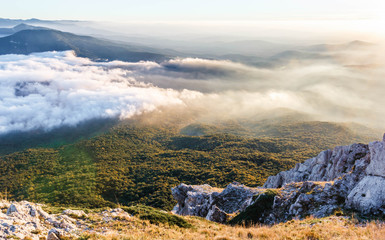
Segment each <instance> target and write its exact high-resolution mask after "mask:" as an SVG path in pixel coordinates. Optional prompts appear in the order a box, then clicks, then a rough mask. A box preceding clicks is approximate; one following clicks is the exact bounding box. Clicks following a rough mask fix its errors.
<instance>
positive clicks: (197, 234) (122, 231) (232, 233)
mask: <svg viewBox="0 0 385 240" xmlns="http://www.w3.org/2000/svg"><path fill="white" fill-rule="evenodd" d="M186 219H187V220H188V221H189V222H190V223H191V224H192V225H193V226H194V227H193V228H179V227H171V226H167V225H153V224H150V223H149V222H148V221H142V220H139V219H137V218H135V217H133V218H130V219H127V220H123V221H115V222H113V223H108V224H107V223H106V224H100V225H99V224H98V225H97V226H95V229H94V230H93V231H90V232H85V233H84V235H83V238H82V239H104V240H131V239H132V240H137V239H138V240H150V239H151V240H152V239H159V240H163V239H164V240H166V239H167V240H169V239H180V240H190V239H191V240H198V239H213V240H231V239H269V240H274V239H277V240H278V239H282V240H289V239H292V240H295V239H308V240H315V239H325V240H326V239H344V240H345V239H353V240H354V239H368V240H369V239H370V240H372V239H385V225H384V224H383V223H380V222H370V223H366V224H362V223H358V222H357V221H354V220H350V219H347V218H344V217H336V216H332V217H328V218H322V219H316V218H307V219H305V220H292V221H289V222H287V223H280V224H277V225H274V226H253V227H248V228H245V227H241V226H236V227H232V226H227V225H222V224H218V223H214V222H210V221H207V220H205V219H201V218H197V217H186ZM102 229H109V230H108V231H107V232H106V231H104V232H105V234H102V235H100V234H98V233H96V232H100V231H101V230H102ZM92 232H93V233H92ZM102 232H103V231H102Z"/></svg>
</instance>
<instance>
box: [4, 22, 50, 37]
mask: <svg viewBox="0 0 385 240" xmlns="http://www.w3.org/2000/svg"><path fill="white" fill-rule="evenodd" d="M23 30H48V28H44V27H37V26H32V25H28V24H25V23H20V24H19V25H16V26H14V27H12V28H0V35H11V34H15V33H17V32H20V31H23Z"/></svg>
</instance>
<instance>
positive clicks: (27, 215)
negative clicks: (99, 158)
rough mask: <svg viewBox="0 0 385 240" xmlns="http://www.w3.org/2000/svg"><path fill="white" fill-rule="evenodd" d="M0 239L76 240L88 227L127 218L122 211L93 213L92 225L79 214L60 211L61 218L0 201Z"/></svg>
mask: <svg viewBox="0 0 385 240" xmlns="http://www.w3.org/2000/svg"><path fill="white" fill-rule="evenodd" d="M0 208H1V210H2V211H0V239H33V240H39V239H48V240H58V239H59V240H60V239H77V238H79V237H80V236H81V235H82V234H83V233H84V232H85V231H88V230H90V229H91V225H90V223H92V222H95V220H98V219H100V221H102V223H106V222H109V221H114V220H115V219H118V220H119V221H120V220H121V219H127V218H130V217H131V216H130V215H129V214H128V213H126V212H125V211H123V210H122V209H120V208H118V209H112V210H105V211H103V212H102V213H94V216H93V217H92V220H93V221H90V219H86V218H88V215H87V214H85V212H84V211H81V210H70V209H67V210H64V212H63V213H62V214H49V213H47V212H46V211H44V210H43V208H42V205H41V204H35V203H30V202H27V201H21V202H8V201H5V200H2V201H0Z"/></svg>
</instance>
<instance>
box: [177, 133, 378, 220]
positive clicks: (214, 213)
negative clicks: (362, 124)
mask: <svg viewBox="0 0 385 240" xmlns="http://www.w3.org/2000/svg"><path fill="white" fill-rule="evenodd" d="M201 187H202V186H188V185H184V184H181V185H180V186H178V187H175V188H174V189H173V195H174V197H175V199H176V200H177V201H178V205H177V206H176V207H175V210H176V211H175V212H176V213H178V214H183V215H196V216H201V217H206V218H207V219H209V220H212V221H218V222H223V221H225V220H224V219H226V218H227V217H228V215H227V214H229V213H236V212H240V211H244V210H245V209H246V208H247V207H248V206H251V205H253V204H254V205H253V207H254V208H253V209H254V210H255V209H260V208H255V204H257V203H258V202H257V201H255V200H253V199H254V198H253V195H255V197H256V198H257V197H258V196H259V193H260V192H261V191H265V190H264V189H262V188H255V189H251V188H247V187H245V186H243V185H240V184H230V185H229V186H227V187H226V189H225V190H223V191H214V190H212V189H211V190H210V191H202V190H201ZM263 187H264V188H265V189H268V188H274V189H276V190H275V191H276V192H278V193H277V194H276V195H275V197H274V202H272V208H271V209H263V210H262V211H263V212H259V213H258V216H263V218H261V219H258V221H259V222H261V223H275V222H282V221H287V220H290V219H292V218H302V217H305V216H309V215H313V216H315V217H325V216H327V215H330V214H333V212H334V211H336V210H339V209H348V210H351V211H355V212H358V213H360V214H363V215H368V216H382V217H383V216H385V135H384V138H383V140H382V141H381V142H380V141H376V142H371V143H369V145H365V144H352V145H349V146H338V147H335V148H334V149H333V150H326V151H323V152H321V153H320V154H319V155H318V156H316V157H314V158H311V159H308V160H306V161H305V162H303V163H298V164H296V166H295V167H294V168H293V169H290V170H288V171H284V172H280V173H278V174H277V175H275V176H270V177H269V178H268V179H267V181H266V183H265V184H264V186H263ZM208 188H209V187H208ZM269 199H270V198H269ZM269 201H270V200H269ZM269 206H270V205H269ZM254 210H253V211H254ZM247 211H248V210H247V209H246V211H245V212H247ZM258 211H261V210H258ZM249 212H250V213H251V212H252V211H251V210H250V211H249ZM258 218H259V217H258Z"/></svg>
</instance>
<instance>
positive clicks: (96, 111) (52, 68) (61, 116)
mask: <svg viewBox="0 0 385 240" xmlns="http://www.w3.org/2000/svg"><path fill="white" fill-rule="evenodd" d="M106 66H108V63H107V64H106ZM127 74H128V71H127V70H122V69H120V68H113V69H110V68H106V67H105V66H104V64H102V65H101V64H99V63H97V64H96V63H94V62H91V61H89V60H88V59H83V58H78V57H76V56H74V54H73V53H72V52H59V53H55V52H48V53H39V54H32V55H29V56H25V55H4V56H0V133H6V132H10V131H17V130H21V131H23V130H31V129H37V128H43V129H51V128H54V127H59V126H61V125H76V124H77V123H79V122H82V121H86V120H90V119H94V118H107V117H120V118H128V117H131V116H133V115H135V114H140V113H142V112H146V111H152V110H154V109H156V108H157V107H159V106H170V105H181V104H184V102H183V101H184V100H185V99H190V98H196V97H199V95H200V94H199V93H197V92H193V91H187V90H184V91H176V90H171V89H162V88H158V87H154V86H152V85H150V84H145V83H142V82H138V81H136V80H135V79H134V78H131V77H128V76H127Z"/></svg>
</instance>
